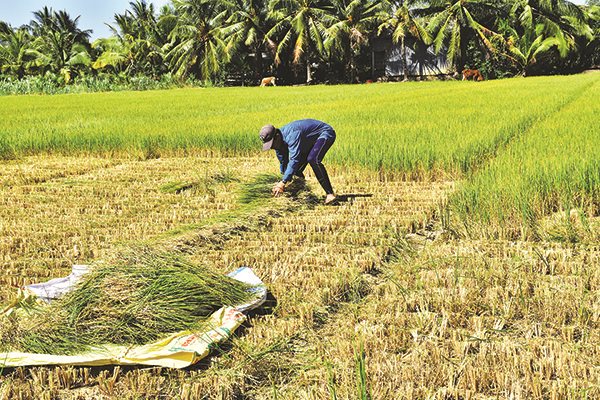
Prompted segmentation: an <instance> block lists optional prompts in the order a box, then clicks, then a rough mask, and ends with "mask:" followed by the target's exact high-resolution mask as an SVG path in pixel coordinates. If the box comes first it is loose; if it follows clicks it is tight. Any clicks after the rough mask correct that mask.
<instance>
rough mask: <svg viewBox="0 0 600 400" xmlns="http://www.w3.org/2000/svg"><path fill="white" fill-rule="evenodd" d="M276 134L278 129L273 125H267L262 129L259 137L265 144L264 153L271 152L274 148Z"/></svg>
mask: <svg viewBox="0 0 600 400" xmlns="http://www.w3.org/2000/svg"><path fill="white" fill-rule="evenodd" d="M275 133H277V128H275V127H274V126H273V125H265V126H263V127H262V128H261V130H260V133H259V134H258V136H259V137H260V140H262V142H263V148H262V149H263V151H266V150H270V149H271V148H272V147H273V139H275Z"/></svg>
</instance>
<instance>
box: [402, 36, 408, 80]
mask: <svg viewBox="0 0 600 400" xmlns="http://www.w3.org/2000/svg"><path fill="white" fill-rule="evenodd" d="M401 45H402V69H403V70H404V81H408V59H407V57H406V42H405V41H404V36H402V44H401Z"/></svg>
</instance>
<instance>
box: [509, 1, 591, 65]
mask: <svg viewBox="0 0 600 400" xmlns="http://www.w3.org/2000/svg"><path fill="white" fill-rule="evenodd" d="M511 15H512V16H513V18H514V21H515V23H514V24H513V26H514V27H515V29H516V30H517V32H518V33H519V34H522V35H523V34H527V35H531V34H532V33H533V32H535V35H536V38H538V37H541V39H540V40H541V41H545V40H546V39H549V40H550V41H551V42H552V43H553V45H552V46H550V47H555V48H556V49H557V50H558V52H559V54H560V56H561V57H566V56H567V54H568V52H569V50H571V49H573V48H574V47H575V43H576V41H575V38H576V36H584V37H588V38H589V39H590V40H591V39H592V38H593V32H592V30H591V28H590V27H589V25H588V24H587V23H586V21H587V16H586V13H585V11H584V10H583V9H582V8H580V7H579V6H577V5H576V4H574V3H572V2H570V1H566V0H514V3H513V6H512V9H511ZM519 27H521V29H519ZM544 47H545V46H544ZM546 50H547V49H546Z"/></svg>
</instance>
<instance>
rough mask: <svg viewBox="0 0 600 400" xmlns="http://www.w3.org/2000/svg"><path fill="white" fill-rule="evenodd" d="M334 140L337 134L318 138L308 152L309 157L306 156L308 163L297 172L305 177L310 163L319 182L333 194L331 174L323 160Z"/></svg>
mask: <svg viewBox="0 0 600 400" xmlns="http://www.w3.org/2000/svg"><path fill="white" fill-rule="evenodd" d="M333 142H335V135H334V136H333V137H331V136H328V137H320V138H318V139H317V141H316V142H315V144H314V145H313V147H312V149H311V150H310V152H309V153H308V157H306V163H304V164H302V165H301V166H300V168H298V172H297V173H296V175H298V176H301V177H304V174H303V172H304V168H306V165H307V164H310V166H311V168H312V170H313V172H314V173H315V176H316V177H317V180H318V181H319V184H320V185H321V187H322V188H323V190H325V193H327V194H333V188H332V187H331V181H330V180H329V175H328V174H327V170H326V169H325V166H324V165H323V162H322V161H323V157H325V154H327V151H328V150H329V148H330V147H331V145H332V144H333Z"/></svg>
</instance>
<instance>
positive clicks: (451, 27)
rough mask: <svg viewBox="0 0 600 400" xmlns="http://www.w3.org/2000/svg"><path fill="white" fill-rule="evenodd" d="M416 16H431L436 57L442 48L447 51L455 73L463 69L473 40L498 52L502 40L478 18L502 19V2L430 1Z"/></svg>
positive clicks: (430, 25)
mask: <svg viewBox="0 0 600 400" xmlns="http://www.w3.org/2000/svg"><path fill="white" fill-rule="evenodd" d="M428 3H429V4H428V5H427V6H426V7H424V8H421V9H419V10H415V13H416V14H417V15H421V14H426V15H429V16H430V21H429V25H428V29H430V32H431V34H432V37H433V44H434V47H435V51H436V53H439V52H440V51H441V50H442V49H443V48H445V49H447V51H448V60H450V62H451V63H452V64H453V65H454V67H455V69H456V71H461V70H462V69H463V68H464V65H465V62H466V56H467V45H468V42H469V40H470V38H471V37H473V36H474V37H476V38H477V39H478V40H479V42H480V43H482V44H483V45H484V47H485V48H486V49H487V51H489V52H494V53H496V52H498V50H497V48H496V45H495V42H497V41H501V40H502V37H501V36H500V35H499V34H497V33H496V32H494V31H492V30H491V29H490V28H487V27H485V26H484V25H483V24H482V23H480V22H478V19H479V18H488V19H489V16H494V15H502V13H503V10H502V7H503V6H504V4H503V2H498V1H493V0H430V1H429V2H428Z"/></svg>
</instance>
